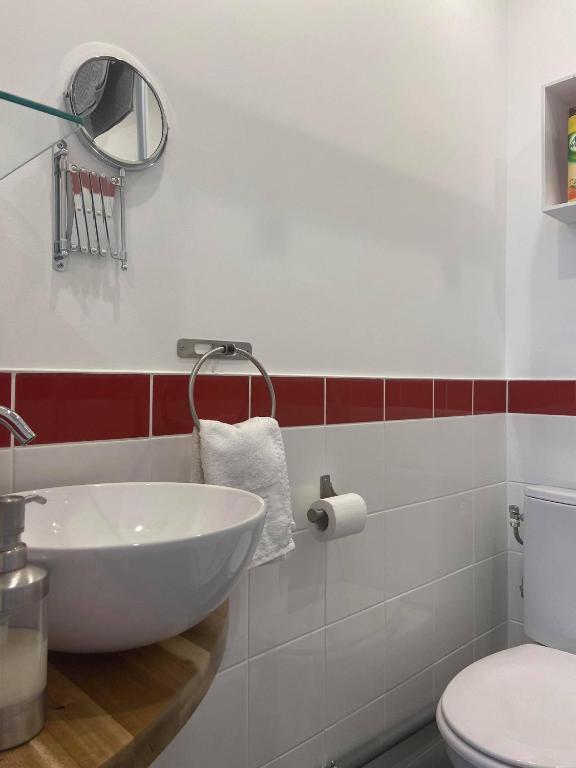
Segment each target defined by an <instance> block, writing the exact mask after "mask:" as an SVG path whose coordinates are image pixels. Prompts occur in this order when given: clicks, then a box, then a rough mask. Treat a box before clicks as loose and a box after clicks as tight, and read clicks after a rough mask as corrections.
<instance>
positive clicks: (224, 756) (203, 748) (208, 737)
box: [152, 664, 248, 768]
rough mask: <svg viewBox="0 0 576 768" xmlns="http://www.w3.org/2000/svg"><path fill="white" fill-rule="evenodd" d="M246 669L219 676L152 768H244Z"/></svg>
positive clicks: (241, 666) (245, 762)
mask: <svg viewBox="0 0 576 768" xmlns="http://www.w3.org/2000/svg"><path fill="white" fill-rule="evenodd" d="M247 695H248V665H247V664H241V665H239V666H237V667H233V668H232V669H228V670H226V671H225V672H221V673H220V674H218V675H217V676H216V678H215V680H214V682H213V683H212V686H211V688H210V690H209V691H208V693H207V694H206V697H205V699H204V700H203V701H202V703H201V704H200V706H199V707H198V709H197V710H196V712H194V714H193V715H192V717H191V718H190V720H189V721H188V723H187V724H186V725H185V726H184V728H183V729H182V730H181V731H180V733H179V734H178V735H177V736H176V737H175V738H174V740H173V741H171V742H170V744H169V745H168V747H166V749H165V750H164V752H162V754H161V755H160V757H158V758H157V760H155V761H154V763H152V768H208V766H209V767H210V768H230V766H234V768H246V767H247V751H248V749H247V747H248V720H247V707H246V702H247Z"/></svg>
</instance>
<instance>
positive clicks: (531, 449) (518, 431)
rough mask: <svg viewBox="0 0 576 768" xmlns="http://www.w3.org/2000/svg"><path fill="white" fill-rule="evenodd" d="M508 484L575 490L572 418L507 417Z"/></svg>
mask: <svg viewBox="0 0 576 768" xmlns="http://www.w3.org/2000/svg"><path fill="white" fill-rule="evenodd" d="M508 419H509V421H508V480H509V481H511V482H516V483H527V484H531V485H555V486H559V487H564V488H576V470H575V467H576V418H574V417H573V416H539V415H536V416H532V415H528V414H510V415H509V416H508Z"/></svg>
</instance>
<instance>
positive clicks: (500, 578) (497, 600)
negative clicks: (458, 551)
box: [474, 553, 508, 637]
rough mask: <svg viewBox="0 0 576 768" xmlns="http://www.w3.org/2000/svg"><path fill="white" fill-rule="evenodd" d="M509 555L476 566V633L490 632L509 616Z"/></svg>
mask: <svg viewBox="0 0 576 768" xmlns="http://www.w3.org/2000/svg"><path fill="white" fill-rule="evenodd" d="M507 560H508V556H507V554H506V553H504V554H502V555H497V556H496V557H492V558H490V559H489V560H484V562H482V563H478V564H477V565H475V566H474V571H475V573H474V633H475V635H476V637H478V636H479V635H482V634H484V633H485V632H488V631H489V630H491V629H492V628H493V627H495V626H496V625H497V624H501V623H502V622H503V621H506V620H507V618H508V566H507Z"/></svg>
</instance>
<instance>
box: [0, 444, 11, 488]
mask: <svg viewBox="0 0 576 768" xmlns="http://www.w3.org/2000/svg"><path fill="white" fill-rule="evenodd" d="M13 457H14V453H13V451H12V449H11V448H3V449H1V450H0V494H3V493H10V492H11V491H12V461H13Z"/></svg>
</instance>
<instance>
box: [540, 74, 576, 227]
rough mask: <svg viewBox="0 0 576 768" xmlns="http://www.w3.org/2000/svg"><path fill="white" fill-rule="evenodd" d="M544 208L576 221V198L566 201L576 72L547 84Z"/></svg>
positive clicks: (544, 102) (544, 122) (568, 219)
mask: <svg viewBox="0 0 576 768" xmlns="http://www.w3.org/2000/svg"><path fill="white" fill-rule="evenodd" d="M542 102H543V125H542V135H543V142H542V144H543V153H542V155H543V156H542V164H543V185H542V198H543V199H542V210H543V211H544V213H546V214H548V216H553V217H554V218H555V219H558V220H559V221H563V222H564V223H565V224H576V201H571V202H569V203H568V202H566V198H567V187H568V149H567V136H568V114H569V112H570V107H574V106H576V75H570V76H569V77H565V78H562V79H561V80H556V81H554V82H553V83H548V85H545V86H544V93H543V99H542Z"/></svg>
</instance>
